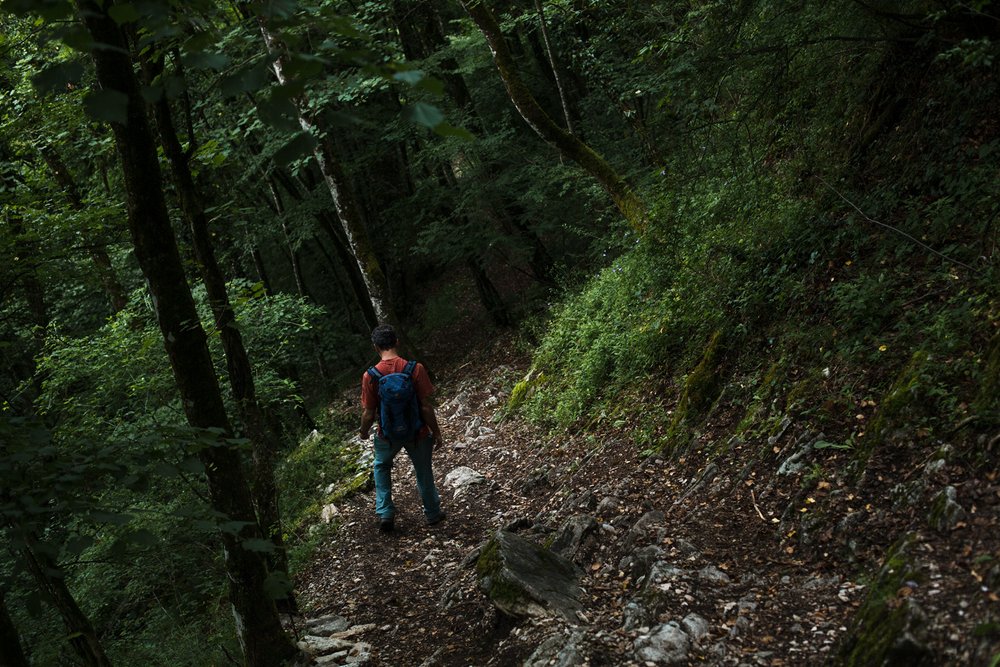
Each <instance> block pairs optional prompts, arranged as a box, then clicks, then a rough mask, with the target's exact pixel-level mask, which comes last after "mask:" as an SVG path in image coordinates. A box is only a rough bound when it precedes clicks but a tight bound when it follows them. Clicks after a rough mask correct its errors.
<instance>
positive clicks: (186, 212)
mask: <svg viewBox="0 0 1000 667" xmlns="http://www.w3.org/2000/svg"><path fill="white" fill-rule="evenodd" d="M140 53H142V52H140ZM145 53H147V55H145V56H140V59H141V64H142V68H143V70H144V72H145V73H146V77H147V83H149V84H151V85H152V84H154V83H156V82H157V79H158V77H159V76H160V75H161V74H162V73H163V69H164V67H163V55H162V53H157V52H156V51H155V50H153V49H147V50H146V51H145ZM150 53H152V54H153V55H148V54H150ZM153 116H154V118H155V119H156V127H157V129H158V131H159V135H160V143H161V145H162V146H163V152H164V154H165V155H166V156H167V161H168V162H169V164H170V172H171V174H172V175H173V180H174V185H175V188H176V190H177V193H178V197H179V199H180V204H181V213H182V215H183V216H184V219H185V221H186V222H187V224H188V226H189V228H190V229H191V239H192V245H193V246H194V254H195V263H196V264H197V266H198V271H199V273H200V274H201V280H202V283H204V285H205V292H206V294H207V296H208V302H209V305H210V307H211V309H212V315H213V317H214V319H215V328H216V331H218V332H219V338H220V340H221V341H222V350H223V353H224V354H225V357H226V371H227V375H228V376H229V385H230V387H231V388H232V392H233V398H234V400H235V401H236V409H237V412H238V413H239V417H240V422H241V423H242V426H243V430H244V431H245V434H246V437H247V438H248V439H249V440H250V444H251V447H252V451H253V458H252V463H253V465H252V466H251V475H250V489H251V492H252V494H253V502H254V506H255V507H256V509H257V520H258V521H259V522H260V526H261V529H262V530H263V531H264V534H265V535H266V536H267V537H268V538H269V539H270V540H271V541H272V542H274V544H275V551H274V553H273V554H272V559H271V562H272V565H273V567H274V568H275V569H277V570H280V571H282V572H286V573H287V572H288V557H287V554H286V552H285V548H284V541H283V539H282V531H281V517H280V515H279V512H278V486H277V484H276V482H275V480H274V459H275V456H276V455H277V452H278V450H279V443H278V442H277V436H276V434H275V433H273V432H272V431H271V430H270V429H269V428H268V423H269V420H268V419H267V417H266V416H265V415H264V410H263V408H262V407H261V405H260V402H259V401H258V399H257V388H256V386H255V384H254V379H253V367H252V365H251V363H250V355H249V354H248V353H247V350H246V346H245V345H244V344H243V336H242V335H241V334H240V330H239V326H238V325H237V323H236V311H234V310H233V306H232V304H231V303H230V302H229V294H228V292H227V291H226V278H225V276H224V275H223V273H222V269H221V268H220V267H219V263H218V261H217V260H216V257H215V249H214V247H213V246H212V236H211V234H210V232H209V229H208V216H207V215H206V214H205V206H204V203H203V198H202V196H201V193H200V192H199V189H198V187H197V185H195V182H194V176H193V175H192V173H191V167H190V163H189V154H188V153H186V152H185V151H184V148H183V146H182V145H181V141H180V138H179V137H178V136H177V130H176V128H175V126H174V120H173V114H172V112H171V109H170V101H169V100H168V98H167V96H166V95H161V96H160V98H159V99H158V100H157V101H156V103H155V104H153ZM190 131H191V132H193V131H194V130H193V128H192V129H191V130H190ZM193 136H194V135H193V134H192V137H193ZM284 600H285V602H286V603H287V605H288V608H289V609H294V608H295V600H294V597H293V596H291V595H289V596H288V597H287V598H285V599H284Z"/></svg>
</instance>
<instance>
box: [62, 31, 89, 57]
mask: <svg viewBox="0 0 1000 667" xmlns="http://www.w3.org/2000/svg"><path fill="white" fill-rule="evenodd" d="M61 38H62V41H63V44H65V45H66V46H68V47H70V48H71V49H75V50H77V51H82V52H83V53H90V52H91V51H92V50H93V49H94V47H95V46H97V43H96V42H95V41H94V38H93V37H91V36H90V33H89V32H88V31H87V29H86V28H84V27H83V26H82V25H73V26H72V27H69V28H66V29H65V30H63V31H62V34H61Z"/></svg>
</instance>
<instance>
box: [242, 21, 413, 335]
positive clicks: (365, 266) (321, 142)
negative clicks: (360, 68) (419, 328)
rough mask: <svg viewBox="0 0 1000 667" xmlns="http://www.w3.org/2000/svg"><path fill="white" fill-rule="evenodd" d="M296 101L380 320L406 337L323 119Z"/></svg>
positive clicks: (276, 49) (271, 45) (279, 65)
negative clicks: (314, 145) (307, 111)
mask: <svg viewBox="0 0 1000 667" xmlns="http://www.w3.org/2000/svg"><path fill="white" fill-rule="evenodd" d="M257 24H258V26H259V28H260V33H261V36H262V37H263V38H264V43H265V45H266V46H267V50H268V52H269V53H270V54H272V56H274V58H275V60H274V64H273V68H274V74H275V76H276V77H277V79H278V83H279V84H281V85H287V84H288V83H289V79H288V77H287V76H286V75H285V64H286V58H285V55H286V54H285V49H284V46H283V45H282V44H281V43H280V42H279V40H278V39H277V38H276V37H275V36H274V34H273V33H272V32H271V30H270V29H269V28H268V25H267V21H266V20H265V18H264V17H262V16H258V17H257ZM296 103H297V107H298V111H299V125H300V126H301V127H302V129H303V130H304V131H305V132H308V133H310V134H312V135H313V136H315V137H317V139H318V143H317V145H316V148H315V150H314V151H313V157H314V158H315V160H316V163H317V165H319V169H320V173H321V174H322V175H323V181H324V183H326V186H327V188H328V189H329V190H330V196H331V197H332V198H333V205H334V208H335V209H336V211H337V216H338V217H339V218H340V222H341V225H342V227H343V230H344V235H345V236H346V237H347V243H348V245H349V246H350V248H351V253H352V254H353V255H354V259H355V261H356V262H357V265H358V268H359V269H360V271H361V275H362V277H363V279H364V282H365V287H366V289H367V292H368V299H369V301H370V302H371V305H372V309H373V310H374V311H375V315H376V317H377V318H378V320H379V322H386V323H389V324H392V325H394V326H395V327H396V328H397V331H398V332H399V333H400V338H401V339H402V338H403V336H402V330H401V329H400V327H399V322H398V321H397V319H396V315H395V312H394V310H393V308H392V303H391V301H390V299H389V287H388V283H387V282H386V279H385V274H384V273H383V272H382V267H381V266H380V264H379V262H378V258H377V257H376V255H375V251H374V248H373V247H372V242H371V239H370V238H369V236H368V230H367V229H366V227H365V224H364V220H363V219H362V217H361V209H360V207H359V206H358V202H357V198H356V197H355V195H354V192H353V190H352V188H351V186H350V181H349V180H348V178H347V173H346V172H345V171H344V167H343V165H342V164H341V163H340V161H339V160H338V159H337V157H336V155H335V153H334V151H333V148H332V146H331V145H330V140H329V137H328V136H326V132H324V131H323V129H324V128H323V127H321V122H320V120H319V119H318V118H310V117H308V116H307V115H306V112H305V108H306V103H305V100H302V99H299V100H297V102H296Z"/></svg>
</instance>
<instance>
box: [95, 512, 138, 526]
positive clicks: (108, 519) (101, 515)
mask: <svg viewBox="0 0 1000 667" xmlns="http://www.w3.org/2000/svg"><path fill="white" fill-rule="evenodd" d="M90 519H91V521H94V522H96V523H110V524H112V525H115V526H124V525H125V524H127V523H128V522H129V521H131V520H132V517H130V516H129V515H128V514H119V513H118V512H100V511H95V512H91V513H90Z"/></svg>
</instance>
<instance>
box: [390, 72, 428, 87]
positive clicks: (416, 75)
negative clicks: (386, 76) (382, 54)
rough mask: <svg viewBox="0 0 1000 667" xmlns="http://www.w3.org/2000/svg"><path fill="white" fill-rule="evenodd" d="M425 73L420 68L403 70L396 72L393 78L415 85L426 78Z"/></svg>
mask: <svg viewBox="0 0 1000 667" xmlns="http://www.w3.org/2000/svg"><path fill="white" fill-rule="evenodd" d="M424 76H425V75H424V73H423V72H422V71H420V70H418V69H411V70H405V71H403V72H396V73H395V74H393V75H392V78H393V79H395V80H396V81H402V82H403V83H408V84H410V85H411V86H415V85H417V84H418V83H420V82H421V81H422V80H423V79H424Z"/></svg>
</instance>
